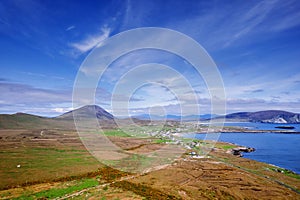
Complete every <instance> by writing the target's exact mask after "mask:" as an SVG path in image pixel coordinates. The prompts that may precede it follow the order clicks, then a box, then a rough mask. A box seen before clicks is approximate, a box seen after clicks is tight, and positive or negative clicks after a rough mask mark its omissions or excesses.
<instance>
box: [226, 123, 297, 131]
mask: <svg viewBox="0 0 300 200" xmlns="http://www.w3.org/2000/svg"><path fill="white" fill-rule="evenodd" d="M224 126H237V127H243V128H247V129H249V130H276V131H279V130H284V131H293V132H300V124H271V123H254V122H226V123H225V124H224ZM276 126H293V127H294V128H295V129H290V130H287V129H279V128H275V127H276Z"/></svg>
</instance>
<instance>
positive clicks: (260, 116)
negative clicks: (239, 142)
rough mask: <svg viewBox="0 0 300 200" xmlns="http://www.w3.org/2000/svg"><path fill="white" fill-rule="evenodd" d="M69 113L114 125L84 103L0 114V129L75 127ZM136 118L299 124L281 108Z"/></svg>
mask: <svg viewBox="0 0 300 200" xmlns="http://www.w3.org/2000/svg"><path fill="white" fill-rule="evenodd" d="M73 115H76V116H77V117H78V118H77V119H83V120H84V119H86V120H87V121H88V119H89V118H94V117H96V118H97V119H98V120H99V122H102V123H101V126H102V125H103V126H105V125H107V126H109V127H112V126H114V119H115V117H114V116H113V115H112V114H110V113H109V112H107V111H106V110H104V109H103V108H101V107H100V106H97V105H87V106H83V107H81V108H78V109H75V110H72V111H69V112H66V113H64V114H62V115H60V116H57V117H54V118H48V117H40V116H36V115H31V114H26V113H16V114H12V115H9V114H0V128H1V129H4V128H8V129H16V128H32V127H35V128H38V129H41V128H49V127H52V128H53V127H56V128H67V127H68V128H75V127H74V122H73ZM131 118H135V119H138V120H177V121H179V120H183V121H199V120H200V121H207V120H218V119H220V118H225V119H226V121H236V122H238V121H244V122H261V123H300V114H297V113H291V112H286V111H281V110H267V111H259V112H238V113H232V114H228V115H226V116H222V117H221V116H216V115H210V114H206V115H188V116H178V115H166V116H158V115H149V114H144V115H138V116H132V117H131Z"/></svg>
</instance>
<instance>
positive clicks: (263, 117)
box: [214, 110, 300, 123]
mask: <svg viewBox="0 0 300 200" xmlns="http://www.w3.org/2000/svg"><path fill="white" fill-rule="evenodd" d="M225 118H226V120H230V121H233V120H235V121H249V122H262V123H300V114H298V113H292V112H287V111H282V110H266V111H258V112H238V113H232V114H228V115H226V116H225ZM214 119H217V118H214Z"/></svg>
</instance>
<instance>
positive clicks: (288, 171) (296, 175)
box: [271, 167, 300, 180]
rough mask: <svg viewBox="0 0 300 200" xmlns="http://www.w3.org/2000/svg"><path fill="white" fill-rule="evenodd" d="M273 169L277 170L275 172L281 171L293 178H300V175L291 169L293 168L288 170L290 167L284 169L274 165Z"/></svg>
mask: <svg viewBox="0 0 300 200" xmlns="http://www.w3.org/2000/svg"><path fill="white" fill-rule="evenodd" d="M271 170H272V171H275V172H280V173H282V174H284V175H286V176H290V177H292V178H295V179H299V180H300V175H299V174H296V173H295V172H293V171H291V170H288V169H283V168H279V167H273V168H271Z"/></svg>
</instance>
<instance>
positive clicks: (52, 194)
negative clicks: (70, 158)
mask: <svg viewBox="0 0 300 200" xmlns="http://www.w3.org/2000/svg"><path fill="white" fill-rule="evenodd" d="M97 185H99V183H98V181H97V180H96V179H83V180H81V181H79V182H78V183H77V184H76V185H72V186H70V187H67V188H53V189H49V190H45V191H42V192H38V193H35V194H31V195H26V194H25V195H22V196H20V197H18V198H15V199H16V200H17V199H18V200H21V199H41V198H50V199H52V198H56V197H62V196H64V195H67V194H70V193H73V192H76V191H80V190H83V189H86V188H90V187H94V186H97Z"/></svg>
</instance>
